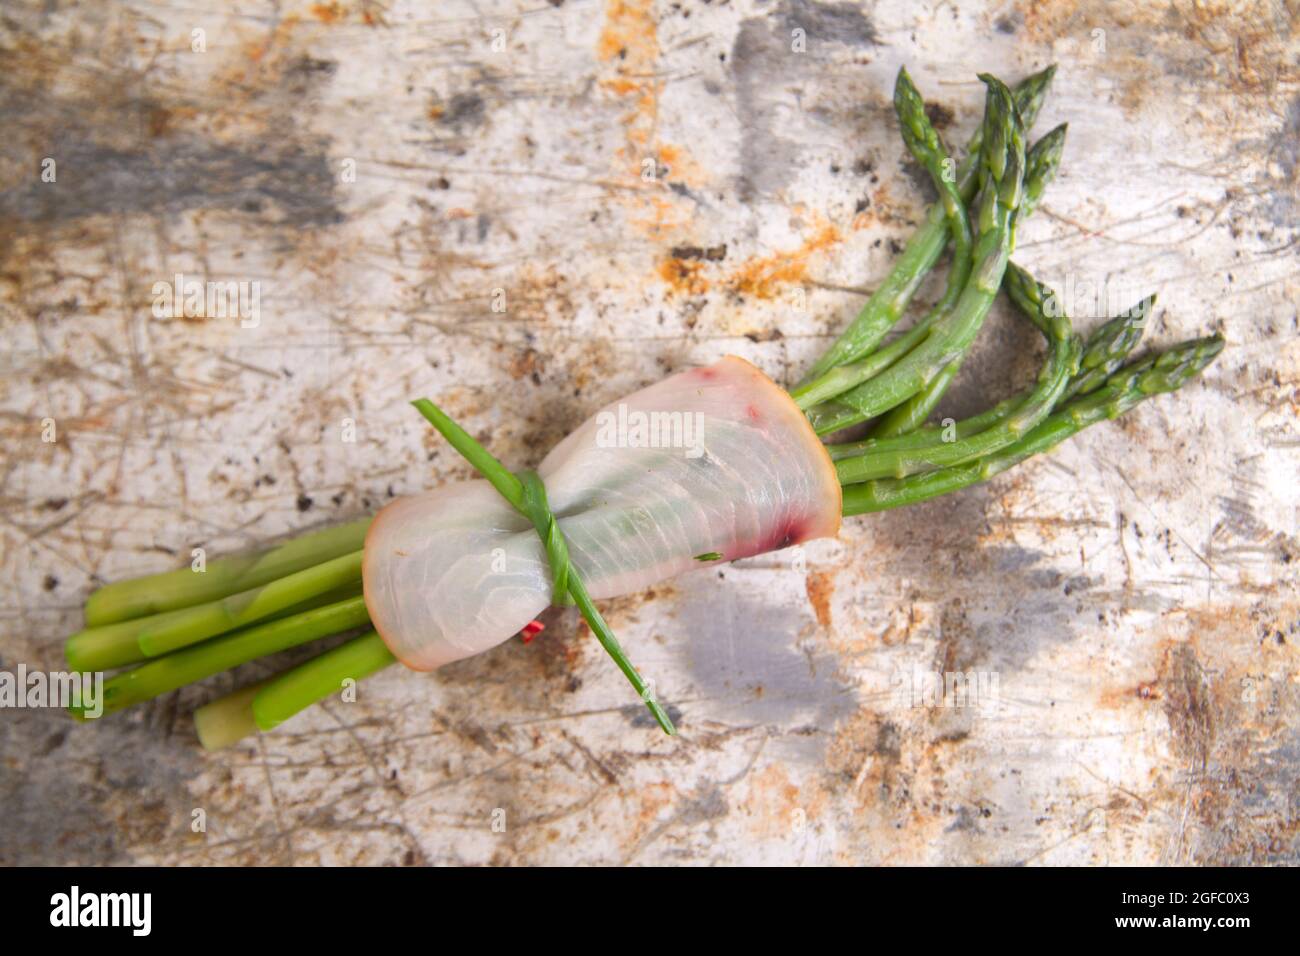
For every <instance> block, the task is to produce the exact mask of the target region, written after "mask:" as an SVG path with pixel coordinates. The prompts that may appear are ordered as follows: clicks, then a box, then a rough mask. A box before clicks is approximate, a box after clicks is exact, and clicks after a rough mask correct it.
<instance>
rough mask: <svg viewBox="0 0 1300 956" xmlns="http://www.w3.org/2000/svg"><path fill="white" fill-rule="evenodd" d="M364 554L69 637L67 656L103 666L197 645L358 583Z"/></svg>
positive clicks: (79, 663)
mask: <svg viewBox="0 0 1300 956" xmlns="http://www.w3.org/2000/svg"><path fill="white" fill-rule="evenodd" d="M361 555H362V552H361V551H354V552H352V553H350V554H344V555H343V556H341V557H337V558H332V559H330V560H329V561H324V562H322V563H320V564H317V565H314V566H311V567H307V568H304V569H303V570H301V571H295V572H293V573H292V574H286V575H284V576H283V577H281V578H278V579H277V580H274V581H271V582H269V583H267V584H263V585H261V586H259V587H255V588H251V589H249V590H247V591H240V592H239V593H237V594H230V595H227V596H226V597H223V598H220V599H218V600H215V601H206V602H204V603H201V604H194V605H193V606H190V607H181V608H177V609H175V610H172V611H163V612H162V613H160V614H152V615H150V616H148V617H138V618H132V619H131V620H127V621H119V622H117V623H115V624H106V625H104V626H102V627H92V628H87V629H86V630H84V631H81V632H80V633H78V634H74V635H73V636H72V637H70V638H68V642H67V645H66V647H65V654H66V656H67V658H68V662H69V663H70V664H72V665H73V666H74V667H89V668H92V669H95V670H102V669H107V668H110V667H121V666H123V665H125V664H132V663H135V662H136V661H140V660H143V659H144V658H146V657H158V656H160V655H162V654H166V653H168V652H169V651H174V650H177V649H179V648H182V647H186V646H188V645H190V644H197V643H198V642H199V641H203V640H206V639H208V638H209V637H216V636H217V635H218V634H225V633H227V632H228V631H233V630H235V629H236V628H239V627H243V626H244V625H246V624H252V623H254V622H256V621H263V620H266V619H267V618H269V617H271V616H273V615H276V614H280V613H282V612H284V611H286V610H289V609H291V608H296V607H299V606H301V605H303V604H304V603H305V602H310V601H313V600H316V599H318V598H319V597H321V596H322V595H327V594H332V593H333V592H335V591H338V590H339V589H342V588H347V587H350V586H353V585H355V584H356V583H357V582H358V581H360V580H361ZM184 573H187V574H188V573H190V572H184Z"/></svg>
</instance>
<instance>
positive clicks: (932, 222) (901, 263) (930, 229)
mask: <svg viewBox="0 0 1300 956" xmlns="http://www.w3.org/2000/svg"><path fill="white" fill-rule="evenodd" d="M1055 73H1056V67H1055V65H1053V66H1049V67H1047V69H1045V70H1043V71H1042V72H1041V73H1035V74H1034V75H1033V76H1030V77H1028V78H1027V79H1025V80H1024V81H1023V82H1022V83H1020V85H1018V86H1017V87H1016V91H1015V105H1016V109H1017V110H1018V112H1019V114H1020V116H1021V117H1022V119H1023V121H1024V126H1025V129H1029V128H1030V127H1031V126H1032V125H1033V123H1034V120H1035V119H1036V118H1037V117H1038V112H1039V110H1040V109H1041V108H1042V105H1043V100H1044V99H1045V98H1046V96H1047V88H1048V86H1050V85H1051V82H1052V77H1053V75H1054V74H1055ZM984 135H985V127H984V125H983V124H981V125H980V126H979V127H978V128H977V129H976V130H975V133H974V134H973V135H972V136H971V140H970V142H969V143H968V144H967V146H966V158H965V159H964V160H962V163H961V165H960V166H959V167H958V168H957V176H956V182H957V187H958V190H959V192H960V194H961V197H962V201H963V202H970V201H971V199H973V198H974V196H975V190H976V187H977V185H978V181H979V176H978V168H979V162H978V157H979V154H980V152H981V150H982V147H983V140H984ZM948 233H949V230H948V217H947V214H946V211H945V209H944V206H943V204H942V203H936V204H934V205H932V206H931V207H930V208H929V209H928V210H927V212H926V217H925V221H924V222H923V223H922V224H921V226H920V228H919V229H917V231H916V232H915V233H914V234H913V235H912V238H911V239H909V240H908V242H907V245H906V246H905V247H904V249H903V253H902V255H900V256H899V257H898V261H897V262H895V263H894V267H893V269H892V270H890V273H889V275H887V276H886V277H885V279H884V281H882V282H881V284H880V285H879V286H878V287H877V288H876V291H875V292H874V293H872V295H871V297H870V298H869V299H868V300H867V302H866V304H865V305H863V307H862V311H861V312H859V313H858V316H857V318H855V319H854V320H853V321H852V322H851V323H849V326H848V327H847V328H846V329H845V330H844V331H843V332H842V333H840V336H839V337H838V338H837V339H836V340H835V341H834V342H833V343H832V344H831V346H830V347H829V348H828V349H827V350H826V352H825V354H824V355H822V357H821V358H819V359H818V360H817V361H816V362H814V363H813V365H812V367H811V368H810V369H809V370H808V373H807V374H806V375H805V376H804V379H803V383H802V384H807V383H808V382H811V381H813V380H815V379H817V378H819V377H821V376H822V375H823V374H825V373H826V372H827V371H829V370H830V369H832V368H834V367H835V366H837V365H845V364H847V363H849V362H853V361H855V360H857V359H860V358H862V357H864V356H866V355H868V354H869V353H870V352H871V351H872V350H873V349H874V348H875V347H876V346H877V345H878V344H879V343H880V341H881V339H883V338H884V337H885V334H886V333H887V332H888V331H889V330H890V328H892V327H893V326H894V324H895V323H897V322H898V320H899V318H901V317H902V315H903V312H904V311H906V309H907V305H908V303H909V302H911V301H912V296H914V295H915V294H916V290H917V289H918V288H919V287H920V285H921V282H922V281H923V280H924V279H925V277H926V275H927V274H928V273H929V271H930V270H931V269H932V268H934V265H935V263H936V262H938V261H939V256H940V255H942V253H943V250H944V246H945V245H946V244H947V242H948Z"/></svg>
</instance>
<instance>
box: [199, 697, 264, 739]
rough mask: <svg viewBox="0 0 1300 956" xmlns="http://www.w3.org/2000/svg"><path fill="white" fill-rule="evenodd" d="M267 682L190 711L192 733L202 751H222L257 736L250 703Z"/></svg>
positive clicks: (251, 703)
mask: <svg viewBox="0 0 1300 956" xmlns="http://www.w3.org/2000/svg"><path fill="white" fill-rule="evenodd" d="M267 683H269V682H268V681H262V682H261V683H258V684H253V685H252V686H251V687H244V688H242V689H240V690H237V691H235V692H234V693H233V694H227V695H226V696H225V697H220V698H218V699H217V700H214V701H213V702H212V703H210V704H204V705H203V706H202V707H200V708H199V709H198V710H196V711H195V712H194V730H195V732H196V733H197V734H198V735H199V743H200V744H202V745H203V749H204V750H208V751H213V750H224V749H225V748H227V747H230V746H232V745H234V744H237V743H239V741H241V740H243V739H244V738H245V737H250V736H252V735H253V734H255V733H257V722H256V721H254V720H253V700H254V698H256V697H257V695H258V693H259V692H260V691H261V689H262V688H263V687H264V686H265V685H266V684H267Z"/></svg>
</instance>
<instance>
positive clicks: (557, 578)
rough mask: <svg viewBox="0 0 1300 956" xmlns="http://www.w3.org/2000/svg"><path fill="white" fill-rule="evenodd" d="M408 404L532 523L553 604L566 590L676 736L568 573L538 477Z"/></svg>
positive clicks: (442, 418) (421, 406)
mask: <svg viewBox="0 0 1300 956" xmlns="http://www.w3.org/2000/svg"><path fill="white" fill-rule="evenodd" d="M411 404H412V405H414V406H415V409H416V411H418V412H419V413H420V414H421V415H423V416H424V417H425V418H426V419H427V420H428V421H429V424H431V425H433V427H434V428H436V429H438V431H439V432H440V433H441V434H442V437H443V438H445V439H447V441H448V442H449V443H450V444H451V447H452V448H454V449H456V451H458V452H459V453H460V455H461V457H463V458H464V459H465V460H466V461H468V462H469V463H470V464H471V465H473V466H474V469H475V470H476V471H477V472H478V473H479V474H481V475H482V476H483V477H484V478H486V479H487V480H488V481H489V482H490V483H491V485H492V487H493V488H495V489H496V490H497V491H498V492H499V493H500V494H501V497H502V498H504V499H506V501H507V502H508V503H509V504H510V506H511V507H512V508H514V509H515V510H516V511H518V512H519V513H520V514H521V515H523V516H524V517H525V518H527V519H528V520H529V521H531V522H532V523H533V526H534V527H535V528H536V529H537V534H538V536H539V537H540V538H541V539H542V544H543V545H545V547H546V556H547V560H548V561H549V562H550V566H551V579H552V582H553V585H554V593H553V594H552V601H553V602H554V603H557V604H558V603H560V599H561V598H562V597H563V590H564V589H567V591H568V593H569V596H570V597H571V598H572V600H573V603H575V604H577V606H578V611H579V612H580V613H581V614H582V617H583V619H584V620H585V621H586V622H587V626H588V627H590V628H591V632H592V633H593V634H595V635H596V640H598V641H600V646H601V647H603V648H604V649H605V653H606V654H608V655H609V656H610V657H612V658H613V659H614V663H615V664H617V665H618V669H619V670H621V671H622V672H623V676H625V677H626V678H627V679H628V682H629V683H631V685H632V687H633V688H634V689H635V690H636V692H637V694H638V695H639V696H640V697H641V699H642V700H643V701H645V705H646V707H648V708H649V710H650V713H651V714H653V715H654V718H655V720H656V721H658V723H659V726H660V727H662V728H663V731H664V733H666V734H668V735H670V736H671V735H673V734H676V733H677V728H676V727H674V726H673V722H672V719H671V718H670V717H669V716H668V712H667V711H666V710H664V708H663V706H662V705H661V704H660V703H659V702H658V701H657V700H656V699H655V695H654V689H653V688H652V687H651V686H650V684H649V683H648V682H647V681H646V680H645V679H644V678H643V677H642V676H641V674H640V673H639V672H638V671H637V669H636V668H635V667H633V666H632V662H631V661H629V660H628V659H627V655H626V654H625V653H623V648H622V647H621V646H620V645H619V643H618V639H617V638H615V637H614V632H613V631H611V630H610V628H609V625H608V624H606V623H605V619H604V618H602V617H601V616H600V612H599V611H598V610H596V606H595V604H593V603H592V601H591V596H590V595H589V594H588V593H587V588H586V585H584V584H583V583H582V579H581V578H579V577H578V575H576V574H574V573H573V570H572V566H571V564H570V562H569V548H568V544H567V543H566V542H565V540H564V533H563V532H562V531H561V530H560V526H559V524H558V523H557V522H556V520H555V515H554V514H552V513H551V509H550V506H549V505H548V504H547V503H546V490H545V488H544V487H543V485H542V481H541V479H540V478H538V477H537V475H536V474H534V473H532V472H522V478H521V477H520V476H517V475H515V474H514V473H512V472H511V471H510V470H509V469H507V468H506V466H505V465H503V464H501V462H499V461H498V460H497V459H496V458H495V457H494V456H493V455H492V453H491V452H490V451H488V450H487V449H486V448H484V447H483V446H482V445H480V444H479V443H478V442H477V441H475V440H474V438H473V437H471V436H470V434H469V432H467V431H465V429H463V428H461V427H460V426H459V425H457V424H456V422H454V421H453V420H452V419H451V417H450V416H449V415H448V414H447V413H446V412H444V411H443V410H442V409H441V408H439V407H438V406H437V405H435V404H434V403H433V402H431V401H430V400H429V399H427V398H419V399H416V400H415V401H413V402H412V403H411Z"/></svg>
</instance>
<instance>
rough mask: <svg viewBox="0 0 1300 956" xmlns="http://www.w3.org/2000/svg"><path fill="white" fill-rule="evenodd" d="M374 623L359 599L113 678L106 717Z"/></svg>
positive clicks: (207, 644) (106, 687)
mask: <svg viewBox="0 0 1300 956" xmlns="http://www.w3.org/2000/svg"><path fill="white" fill-rule="evenodd" d="M369 623H370V617H369V615H368V614H367V613H366V602H365V600H364V599H363V598H362V597H361V596H360V595H358V596H356V597H352V598H347V599H345V600H342V601H338V602H335V603H333V604H328V605H326V606H324V607H320V608H316V609H314V610H310V611H304V612H302V613H300V614H295V615H292V616H290V617H286V618H282V619H280V620H278V621H272V622H270V623H267V624H258V625H256V626H254V627H250V628H246V629H244V630H242V631H236V632H235V633H233V634H227V635H224V636H222V637H218V638H216V639H214V640H211V641H205V642H204V643H202V644H199V645H197V646H195V647H187V648H185V649H184V650H180V651H177V652H176V653H174V654H168V655H166V656H164V657H159V658H156V659H154V660H151V661H148V662H147V663H145V664H142V665H140V666H139V667H135V668H132V669H131V670H129V671H124V672H123V673H121V674H116V675H114V676H113V677H111V678H109V679H108V680H107V681H106V682H105V683H104V695H103V702H104V713H106V714H108V713H113V712H114V711H118V710H122V709H124V708H126V707H130V706H132V705H133V704H139V703H142V702H143V701H146V700H151V699H153V698H154V697H158V696H160V695H162V694H166V693H168V692H169V691H173V690H176V689H177V688H180V687H184V686H185V685H186V684H193V683H197V682H198V681H201V680H204V679H205V678H208V677H211V676H212V675H214V674H219V673H221V672H222V671H225V670H230V669H232V668H235V667H238V666H239V665H240V664H246V663H248V662H249V661H251V660H256V659H257V658H259V657H266V656H267V655H269V654H275V653H278V652H279V651H283V650H288V649H289V648H291V647H297V646H299V645H300V644H305V643H307V642H308V641H314V640H316V639H317V638H319V637H328V636H329V635H331V634H339V633H342V632H343V631H348V630H351V629H352V628H356V627H361V626H363V625H366V624H369ZM75 715H76V716H84V714H75Z"/></svg>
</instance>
